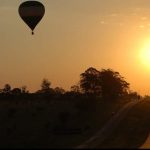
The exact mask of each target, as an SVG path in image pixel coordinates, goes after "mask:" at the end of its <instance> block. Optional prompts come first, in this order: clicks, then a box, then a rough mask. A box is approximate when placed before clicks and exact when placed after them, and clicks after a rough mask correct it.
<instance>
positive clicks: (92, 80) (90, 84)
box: [80, 67, 101, 94]
mask: <svg viewBox="0 0 150 150" xmlns="http://www.w3.org/2000/svg"><path fill="white" fill-rule="evenodd" d="M80 77H81V79H80V87H81V89H82V91H83V92H84V93H88V94H100V93H101V84H100V72H99V71H98V70H96V69H95V68H93V67H90V68H88V69H87V70H86V71H85V72H84V73H82V74H81V75H80Z"/></svg>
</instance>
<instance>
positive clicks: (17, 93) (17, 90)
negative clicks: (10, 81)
mask: <svg viewBox="0 0 150 150" xmlns="http://www.w3.org/2000/svg"><path fill="white" fill-rule="evenodd" d="M11 93H12V94H13V95H21V89H20V88H14V89H12V90H11Z"/></svg>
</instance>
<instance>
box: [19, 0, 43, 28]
mask: <svg viewBox="0 0 150 150" xmlns="http://www.w3.org/2000/svg"><path fill="white" fill-rule="evenodd" d="M18 11H19V15H20V17H21V18H22V19H23V21H24V22H25V23H26V24H27V25H28V26H29V27H30V29H31V30H32V31H33V30H34V29H35V27H36V25H37V24H38V23H39V22H40V21H41V19H42V18H43V16H44V14H45V7H44V5H43V4H42V3H40V2H37V1H26V2H23V3H22V4H21V5H20V6H19V10H18Z"/></svg>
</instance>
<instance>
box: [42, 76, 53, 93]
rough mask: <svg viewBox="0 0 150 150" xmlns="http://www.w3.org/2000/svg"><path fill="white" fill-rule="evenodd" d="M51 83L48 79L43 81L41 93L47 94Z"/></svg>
mask: <svg viewBox="0 0 150 150" xmlns="http://www.w3.org/2000/svg"><path fill="white" fill-rule="evenodd" d="M50 85H51V82H50V81H49V80H48V79H43V81H42V84H41V92H43V93H47V92H49V91H50Z"/></svg>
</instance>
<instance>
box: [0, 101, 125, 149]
mask: <svg viewBox="0 0 150 150" xmlns="http://www.w3.org/2000/svg"><path fill="white" fill-rule="evenodd" d="M127 102H128V100H122V101H119V102H118V101H117V102H114V101H104V100H101V99H72V100H70V99H69V100H68V99H63V100H60V99H59V100H37V101H36V100H3V101H2V100H1V101H0V133H1V134H0V148H28V147H29V148H38V147H39V148H40V147H41V148H70V147H75V146H77V145H79V144H81V143H82V142H84V141H85V140H87V139H88V138H89V137H90V136H92V135H93V134H95V133H96V131H97V130H99V129H100V128H101V127H102V126H103V125H104V124H105V123H106V122H107V121H108V120H109V119H110V117H111V115H112V112H113V111H114V112H117V111H118V110H119V109H120V108H121V107H122V106H123V105H124V104H125V103H127ZM65 129H71V130H77V131H78V130H79V133H78V132H77V133H61V132H60V133H59V131H61V130H62V131H63V130H65ZM55 131H56V133H55ZM57 131H58V132H57Z"/></svg>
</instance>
